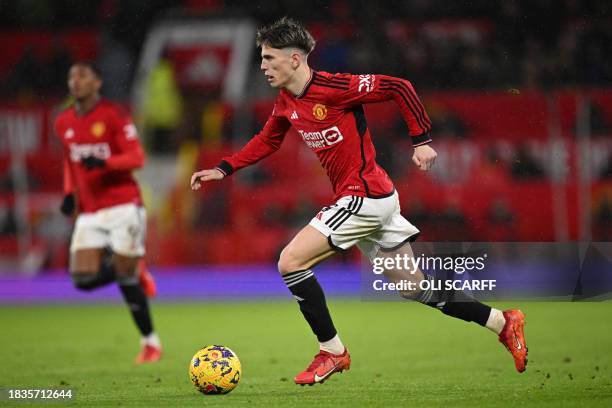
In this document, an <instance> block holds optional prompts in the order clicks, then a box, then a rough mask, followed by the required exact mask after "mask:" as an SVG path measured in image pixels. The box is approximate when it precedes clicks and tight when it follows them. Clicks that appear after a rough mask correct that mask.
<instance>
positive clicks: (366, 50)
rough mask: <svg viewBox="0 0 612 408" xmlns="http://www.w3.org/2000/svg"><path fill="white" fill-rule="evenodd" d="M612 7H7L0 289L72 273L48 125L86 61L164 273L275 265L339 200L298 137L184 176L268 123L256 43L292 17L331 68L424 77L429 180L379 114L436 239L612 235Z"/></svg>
mask: <svg viewBox="0 0 612 408" xmlns="http://www.w3.org/2000/svg"><path fill="white" fill-rule="evenodd" d="M611 13H612V7H610V4H609V3H606V2H601V1H576V0H563V1H552V0H538V1H513V0H502V1H488V0H475V1H470V2H447V1H442V0H431V1H421V0H416V1H410V2H399V1H398V2H370V1H357V2H352V1H345V0H336V1H331V2H323V1H314V2H312V1H303V0H293V1H289V0H278V1H267V2H252V1H241V0H236V1H231V0H227V1H224V0H183V1H166V0H154V1H136V0H132V1H119V0H90V1H75V0H56V1H45V0H41V1H33V0H12V1H3V2H0V26H1V27H2V29H1V30H0V49H2V56H1V58H0V84H1V85H0V89H1V91H0V276H1V277H2V278H6V279H5V281H8V280H12V279H13V278H15V277H16V276H17V277H19V278H18V280H19V281H22V279H21V278H22V277H33V276H38V277H45V276H55V277H58V278H59V277H60V276H65V268H66V265H67V260H68V243H69V237H70V232H71V225H72V221H71V220H69V219H66V218H64V217H63V216H62V215H61V214H60V213H59V211H58V206H59V204H60V202H61V198H62V187H61V180H62V178H61V173H62V165H61V150H60V148H59V143H58V142H57V141H56V140H55V136H54V135H53V134H52V126H51V124H52V121H53V119H54V117H55V115H56V114H57V112H58V110H59V109H61V107H62V106H63V105H64V104H65V103H66V100H67V99H66V98H67V91H66V72H67V69H68V67H69V66H70V64H71V62H72V61H75V60H80V59H87V60H93V61H96V62H97V63H98V64H99V66H100V67H101V69H102V72H103V76H104V80H105V84H104V88H103V94H104V95H105V96H106V97H108V98H111V99H114V100H117V101H119V102H121V103H122V104H124V105H125V106H126V107H127V108H128V109H129V110H130V111H131V112H132V114H133V115H134V118H135V119H136V121H137V123H138V127H139V130H140V133H141V137H142V141H143V144H144V145H145V147H146V150H147V154H148V162H147V165H146V167H145V169H144V170H142V171H140V172H139V173H138V178H139V180H140V181H141V185H142V188H143V192H144V196H145V201H146V206H147V211H148V216H149V224H148V227H149V229H148V241H147V242H148V254H147V262H148V263H149V264H150V265H151V267H152V269H153V270H154V271H156V270H157V271H158V272H159V273H160V274H162V275H165V274H166V273H167V274H169V276H172V274H174V273H179V272H180V271H185V270H187V271H192V272H194V271H195V272H197V271H199V270H200V269H201V268H202V267H203V266H205V267H207V268H210V269H212V270H214V271H216V272H218V273H220V274H224V273H231V272H227V271H231V270H236V269H235V268H234V269H232V268H225V266H227V265H241V264H248V265H254V264H255V265H267V266H271V267H273V264H274V262H275V259H276V256H277V254H278V253H279V251H280V249H281V248H282V246H283V245H284V244H285V243H286V242H287V241H288V240H289V238H290V237H292V236H293V234H294V233H295V232H296V231H297V230H298V229H299V228H300V227H301V226H303V225H304V224H305V223H306V222H307V221H308V220H309V219H310V217H311V216H312V215H313V214H315V213H316V212H317V210H318V209H319V208H321V207H322V206H324V205H327V204H329V203H330V199H331V188H330V185H329V182H328V180H327V178H326V176H325V175H324V174H323V171H322V170H321V168H320V166H319V164H318V162H317V161H316V158H315V156H314V155H312V154H311V153H310V152H309V151H307V149H306V147H305V146H303V145H302V143H300V141H299V140H298V138H297V137H296V134H294V133H291V134H290V135H289V136H288V137H287V139H286V141H285V144H284V146H283V148H282V149H281V151H279V152H278V153H276V154H275V155H273V156H272V157H270V158H269V159H267V160H265V161H264V162H263V163H261V164H260V165H258V166H256V167H254V168H251V169H247V170H245V171H242V172H240V173H239V174H237V175H236V176H234V177H232V178H231V179H228V180H225V181H224V182H222V183H217V184H214V185H211V186H209V187H207V188H206V190H205V191H204V192H202V193H193V192H192V191H190V189H189V185H188V179H189V175H190V174H191V172H192V171H193V170H194V169H200V168H203V167H206V166H211V165H214V164H216V163H217V162H218V160H219V158H220V157H221V156H223V155H225V154H228V153H229V152H232V151H234V150H236V149H238V148H239V147H240V146H241V145H243V144H244V143H245V142H246V141H247V140H248V139H249V138H250V137H251V136H252V135H253V134H254V133H255V132H256V131H258V129H259V128H260V127H261V126H262V123H263V122H264V121H265V119H266V117H267V115H268V114H269V113H270V111H271V106H272V101H273V98H274V95H275V92H276V91H274V90H272V89H269V87H268V85H267V84H266V82H265V80H264V77H263V75H261V73H260V72H259V57H258V50H257V49H256V48H255V46H254V30H255V29H256V27H257V26H259V25H261V24H264V23H267V22H270V21H272V20H274V19H276V18H278V17H280V16H283V15H290V16H293V17H295V18H297V19H301V20H302V21H304V22H306V24H307V26H308V28H309V29H310V30H311V31H312V33H313V34H314V36H315V38H316V39H317V40H318V45H317V47H316V50H315V51H314V54H313V55H312V56H311V65H312V66H313V67H315V68H316V69H321V70H327V71H339V72H353V73H387V74H390V75H396V76H401V77H405V78H407V79H409V80H410V81H412V82H413V84H414V86H415V87H416V89H417V92H418V93H419V94H420V96H421V98H422V99H423V101H424V104H425V105H426V107H427V110H428V112H429V114H430V116H431V117H432V120H433V124H434V131H433V136H434V139H435V147H436V149H437V150H438V152H439V158H438V160H437V163H436V166H435V169H434V171H433V172H431V173H428V174H422V173H419V172H418V171H416V170H415V169H414V168H413V166H412V164H411V161H410V156H411V152H412V148H411V146H410V142H409V140H408V138H407V136H406V128H405V125H404V124H403V122H402V121H401V118H400V116H399V115H398V113H397V111H396V109H395V107H393V105H392V104H391V105H386V104H377V105H371V106H367V108H366V111H367V117H368V121H369V125H370V127H371V129H372V132H373V135H374V142H375V144H376V147H377V149H378V158H379V162H380V163H381V164H382V165H383V167H384V168H385V169H386V170H387V171H388V172H389V173H390V174H391V176H392V177H393V179H394V180H395V181H396V186H397V189H398V190H399V192H400V197H401V200H402V206H403V209H404V213H405V215H406V216H407V218H408V219H410V220H411V221H413V222H414V223H415V224H416V225H417V226H419V227H420V228H421V230H422V231H423V234H422V240H424V241H443V240H450V241H526V242H528V241H567V240H584V241H609V240H610V239H612V137H611V136H612V91H611V88H610V87H611V86H612V61H611V59H612V49H611V47H612V24H610V18H611ZM356 259H358V255H356V254H355V253H349V254H347V255H345V256H344V257H343V259H340V262H349V263H350V262H351V261H353V260H356ZM238 269H239V268H238ZM175 276H176V275H175ZM7 279H8V280H7ZM5 288H6V287H5ZM161 289H162V295H163V293H164V292H163V286H162V288H161ZM7 291H8V289H7V290H5V291H4V292H3V293H4V295H6V294H7Z"/></svg>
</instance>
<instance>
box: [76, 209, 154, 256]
mask: <svg viewBox="0 0 612 408" xmlns="http://www.w3.org/2000/svg"><path fill="white" fill-rule="evenodd" d="M145 235H146V212H145V209H144V208H143V207H141V206H137V205H136V204H131V203H130V204H121V205H116V206H113V207H107V208H102V209H100V210H98V211H96V212H93V213H83V214H79V216H78V217H77V219H76V224H75V226H74V232H73V233H72V240H71V241H70V252H75V251H78V250H79V249H89V248H104V247H110V248H111V249H112V250H113V252H116V253H118V254H120V255H124V256H133V257H140V256H143V255H144V254H145V245H144V244H145Z"/></svg>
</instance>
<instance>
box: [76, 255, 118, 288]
mask: <svg viewBox="0 0 612 408" xmlns="http://www.w3.org/2000/svg"><path fill="white" fill-rule="evenodd" d="M112 255H113V253H112V252H110V251H105V253H104V255H103V256H102V260H101V261H100V269H99V270H98V273H79V272H73V273H72V282H73V283H74V286H75V287H76V288H77V289H80V290H84V291H90V290H94V289H97V288H99V287H102V286H106V285H108V284H109V283H111V282H114V281H115V279H116V275H115V267H114V266H113V259H112Z"/></svg>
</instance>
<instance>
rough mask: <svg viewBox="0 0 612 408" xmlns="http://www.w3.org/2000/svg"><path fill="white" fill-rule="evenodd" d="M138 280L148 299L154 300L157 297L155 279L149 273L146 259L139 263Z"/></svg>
mask: <svg viewBox="0 0 612 408" xmlns="http://www.w3.org/2000/svg"><path fill="white" fill-rule="evenodd" d="M138 280H139V281H140V287H141V288H142V290H143V291H144V293H145V295H147V297H149V298H154V297H155V296H156V295H157V285H156V284H155V279H153V275H151V272H149V269H148V268H147V264H146V263H145V261H144V259H140V260H139V261H138Z"/></svg>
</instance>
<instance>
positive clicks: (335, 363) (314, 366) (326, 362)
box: [294, 348, 351, 385]
mask: <svg viewBox="0 0 612 408" xmlns="http://www.w3.org/2000/svg"><path fill="white" fill-rule="evenodd" d="M350 368H351V356H350V354H349V353H348V350H347V349H346V348H345V349H344V353H342V354H332V353H328V352H327V351H323V350H321V351H319V354H317V355H316V356H315V357H314V360H312V363H310V365H309V366H308V367H307V368H306V370H304V371H302V372H301V373H299V374H298V375H297V376H296V377H295V378H294V381H295V383H296V384H299V385H306V384H308V385H314V384H316V383H321V384H322V383H323V382H325V380H327V379H328V378H329V377H330V376H331V375H332V374H334V373H341V372H342V371H344V370H348V369H350Z"/></svg>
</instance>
